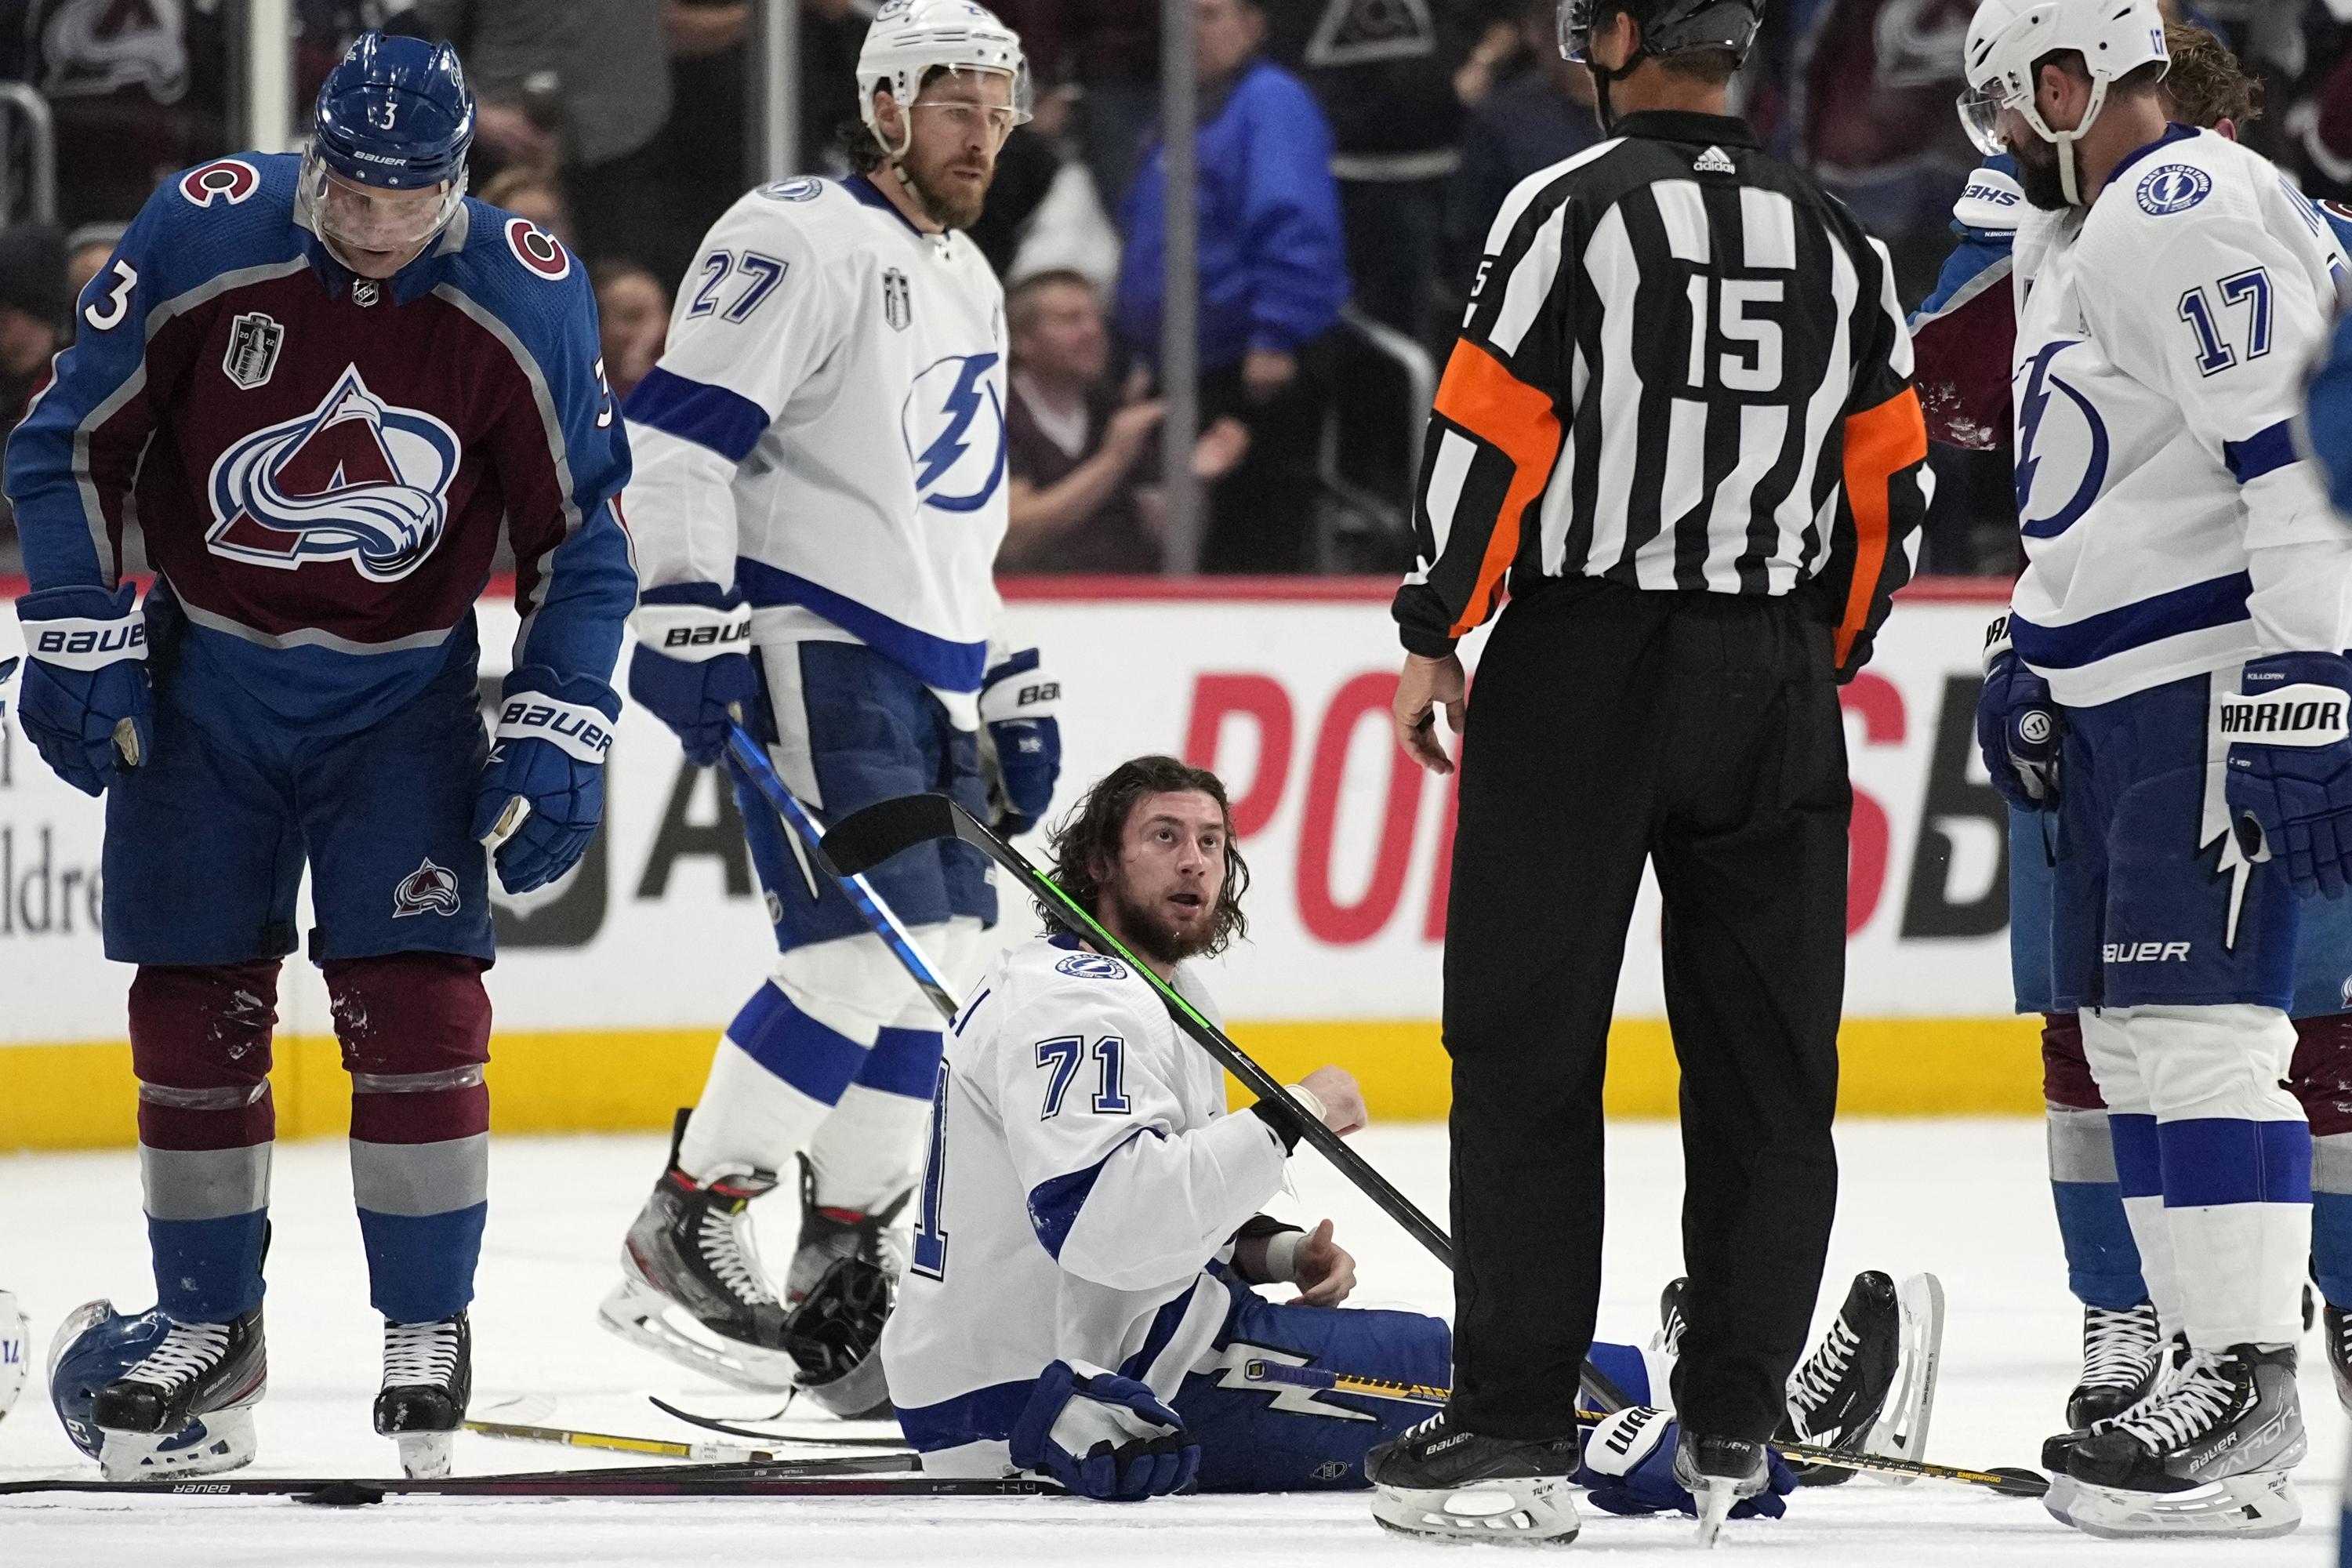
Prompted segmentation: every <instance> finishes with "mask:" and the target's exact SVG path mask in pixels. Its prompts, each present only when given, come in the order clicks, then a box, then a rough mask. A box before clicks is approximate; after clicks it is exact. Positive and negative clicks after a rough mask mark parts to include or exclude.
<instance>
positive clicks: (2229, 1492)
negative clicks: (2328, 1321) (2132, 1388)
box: [2045, 1345, 2305, 1539]
mask: <svg viewBox="0 0 2352 1568" xmlns="http://www.w3.org/2000/svg"><path fill="white" fill-rule="evenodd" d="M2294 1364H2295V1355H2294V1348H2293V1347H2292V1346H2287V1347H2283V1348H2281V1349H2278V1350H2273V1351H2263V1350H2258V1349H2256V1348H2255V1347H2254V1346H2252V1345H2232V1346H2231V1348H2230V1349H2228V1350H2227V1351H2221V1352H2212V1351H2193V1352H2189V1354H2188V1355H2187V1356H2186V1357H2185V1358H2183V1359H2182V1360H2181V1361H2180V1362H2179V1364H2178V1365H2177V1366H2176V1368H2175V1369H2174V1371H2173V1373H2172V1375H2171V1376H2170V1377H2169V1378H2168V1379H2167V1380H2166V1382H2165V1384H2164V1385H2163V1387H2162V1389H2161V1390H2160V1391H2159V1392H2158V1394H2156V1395H2155V1396H2154V1397H2152V1398H2150V1399H2148V1400H2147V1401H2145V1402H2143V1403H2142V1404H2140V1405H2137V1406H2136V1407H2135V1408H2133V1409H2131V1410H2128V1411H2126V1412H2125V1413H2124V1414H2123V1415H2120V1416H2117V1417H2116V1419H2115V1420H2114V1421H2113V1422H2111V1423H2109V1424H2108V1425H2107V1426H2106V1427H2105V1430H2103V1431H2098V1432H2093V1433H2089V1434H2086V1435H2084V1436H2082V1437H2080V1438H2078V1439H2077V1440H2076V1441H2075V1442H2074V1444H2073V1446H2072V1447H2071V1448H2070V1449H2069V1450H2068V1452H2067V1454H2066V1471H2067V1476H2068V1478H2069V1479H2071V1480H2072V1481H2073V1482H2074V1485H2073V1486H2072V1487H2071V1488H2067V1489H2063V1490H2062V1489H2060V1488H2058V1487H2055V1486H2053V1488H2052V1489H2051V1492H2050V1495H2049V1497H2048V1498H2047V1499H2045V1502H2046V1503H2047V1505H2048V1506H2049V1508H2050V1511H2051V1512H2052V1513H2053V1514H2055V1515H2057V1517H2058V1518H2060V1519H2061V1520H2063V1521H2065V1522H2066V1523H2068V1524H2071V1525H2073V1526H2074V1527H2075V1528H2076V1529H2078V1530H2082V1531H2088V1532H2089V1533H2091V1534H2093V1535H2101V1536H2107V1537H2110V1538H2116V1539H2124V1538H2130V1537H2136V1536H2166V1535H2172V1536H2203V1535H2232V1536H2246V1537H2249V1538H2261V1537H2264V1536H2272V1535H2284V1534H2285V1533H2286V1532H2287V1531H2291V1530H2293V1529H2294V1527H2295V1526H2296V1525H2297V1524H2298V1523H2300V1522H2301V1521H2302V1518H2303V1510H2302V1505H2301V1504H2300V1503H2299V1502H2297V1500H2295V1495H2294V1488H2293V1487H2292V1486H2291V1485H2289V1484H2288V1475H2289V1472H2290V1470H2292V1468H2294V1465H2295V1463H2296V1462H2297V1461H2299V1460H2300V1459H2301V1458H2303V1455H2304V1448H2305V1441H2304V1431H2303V1412H2302V1409H2301V1406H2300V1405H2298V1403H2297V1401H2296V1396H2295V1386H2294Z"/></svg>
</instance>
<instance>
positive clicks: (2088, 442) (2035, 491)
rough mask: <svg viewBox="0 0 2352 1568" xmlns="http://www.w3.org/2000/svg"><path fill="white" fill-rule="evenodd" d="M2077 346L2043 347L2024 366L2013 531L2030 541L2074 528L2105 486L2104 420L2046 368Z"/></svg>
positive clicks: (2062, 341)
mask: <svg viewBox="0 0 2352 1568" xmlns="http://www.w3.org/2000/svg"><path fill="white" fill-rule="evenodd" d="M2077 346H2079V345H2078V344H2077V342H2075V340H2074V339H2072V338H2057V339H2053V341H2052V342H2048V343H2046V344H2044V345H2043V346H2042V352H2041V353H2037V354H2035V355H2034V356H2033V363H2032V364H2031V365H2029V366H2028V367H2027V368H2026V372H2025V391H2024V392H2023V394H2022V395H2021V396H2020V398H2019V400H2018V405H2017V406H2018V414H2019V417H2018V431H2019V435H2018V441H2017V515H2018V528H2019V529H2020V530H2021V531H2022V532H2024V533H2025V534H2026V535H2027V536H2028V537H2029V538H2032V539H2054V538H2056V537H2057V536H2058V535H2059V534H2062V533H2063V532H2065V531H2067V530H2068V529H2070V528H2072V527H2074V524H2075V523H2077V522H2079V521H2082V518H2083V514H2084V512H2086V511H2088V510H2091V503H2092V502H2093V501H2095V500H2098V499H2099V495H2100V493H2101V492H2102V491H2104V490H2105V489H2106V488H2107V450H2108V445H2109V443H2108V440H2107V426H2106V421H2105V420H2103V419H2101V418H2100V417H2099V411H2098V409H2097V408H2096V407H2095V406H2094V405H2093V404H2092V402H2091V400H2090V399H2089V398H2088V397H2085V396H2084V395H2083V394H2082V393H2081V392H2080V391H2078V390H2077V389H2076V388H2075V387H2074V386H2073V385H2071V384H2068V383H2066V382H2063V381H2061V380H2059V379H2058V376H2057V374H2056V373H2055V372H2053V370H2052V369H2051V365H2052V363H2053V362H2054V361H2055V360H2056V359H2057V358H2058V356H2059V355H2060V354H2061V353H2064V352H2065V351H2066V350H2068V349H2071V348H2074V347H2077Z"/></svg>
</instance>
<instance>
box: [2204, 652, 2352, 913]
mask: <svg viewBox="0 0 2352 1568" xmlns="http://www.w3.org/2000/svg"><path fill="white" fill-rule="evenodd" d="M2238 690H2239V693H2240V695H2238V696H2236V697H2230V696H2224V697H2223V698H2222V699H2221V734H2222V737H2223V738H2224V739H2226V740H2227V741H2229V742H2230V759H2229V760H2230V768H2229V780H2228V783H2227V784H2226V786H2225V797H2226V798H2227V799H2228V801H2229V803H2230V816H2231V818H2232V820H2234V821H2235V822H2236V823H2237V824H2239V830H2240V831H2239V837H2240V839H2241V841H2244V840H2246V839H2249V838H2258V839H2259V843H2258V844H2250V845H2248V846H2247V853H2248V854H2249V855H2251V856H2252V857H2253V858H2255V859H2258V860H2259V859H2277V860H2282V861H2284V863H2285V865H2286V874H2287V878H2288V879H2289V880H2291V881H2292V882H2293V883H2294V887H2295V890H2296V891H2297V892H2302V893H2310V892H2317V893H2320V894H2322V895H2323V896H2325V897H2326V898H2330V899H2340V898H2342V897H2343V896H2344V890H2345V889H2346V887H2347V885H2352V728H2347V719H2352V662H2347V660H2346V659H2345V658H2344V656H2343V655H2342V654H2338V653H2281V654H2273V655H2272V656H2271V657H2270V658H2258V659H2255V660H2254V661H2253V662H2252V663H2251V664H2249V665H2247V666H2246V668H2245V674H2244V675H2243V676H2242V678H2241V679H2240V680H2239V683H2238Z"/></svg>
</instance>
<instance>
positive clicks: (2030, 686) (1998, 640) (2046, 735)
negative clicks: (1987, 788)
mask: <svg viewBox="0 0 2352 1568" xmlns="http://www.w3.org/2000/svg"><path fill="white" fill-rule="evenodd" d="M2064 733H2065V726H2064V723H2063V720H2062V719H2061V718H2060V716H2059V712H2058V703H2057V700H2056V699H2054V698H2053V697H2052V696H2051V695H2050V683H2049V682H2048V681H2046V680H2044V679H2042V678H2041V677H2040V676H2038V675H2036V674H2034V673H2033V671H2032V670H2030V669H2028V668H2025V661H2024V660H2022V659H2021V658H2018V657H2017V654H2016V652H2015V651H2014V650H2013V649H2011V647H2010V646H2009V617H2008V616H2001V617H2000V619H1998V620H1996V621H1994V622H1993V624H1992V625H1990V626H1987V627H1986V628H1985V649H1984V690H1983V692H1982V693H1981V694H1980V695H1979V697H1978V698H1977V750H1979V752H1983V753H1984V765H1985V772H1986V773H1990V774H1991V775H1992V787H1993V788H1995V789H1997V790H1999V791H2000V793H2001V795H2002V796H2003V797H2004V798H2006V799H2007V800H2008V802H2009V804H2010V805H2013V806H2015V807H2017V809H2018V810H2020V811H2055V810H2057V809H2058V747H2059V741H2060V739H2061V738H2062V737H2063V734H2064Z"/></svg>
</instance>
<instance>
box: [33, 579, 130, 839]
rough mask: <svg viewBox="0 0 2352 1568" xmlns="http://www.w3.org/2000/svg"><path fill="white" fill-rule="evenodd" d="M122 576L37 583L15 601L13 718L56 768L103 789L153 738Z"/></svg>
mask: <svg viewBox="0 0 2352 1568" xmlns="http://www.w3.org/2000/svg"><path fill="white" fill-rule="evenodd" d="M138 597H139V591H138V589H136V588H135V587H133V586H132V585H131V584H128V583H125V584H122V585H121V587H119V588H115V589H112V590H109V589H105V588H99V587H79V588H47V589H44V590H43V591H42V592H40V593H37V594H27V595H25V596H24V597H23V598H21V599H19V600H17V601H16V619H17V620H18V621H20V622H22V623H23V624H24V628H25V652H26V654H27V655H28V656H30V657H29V658H28V659H27V661H26V665H25V679H24V680H23V681H22V682H21V683H20V684H19V686H18V687H17V690H16V722H17V724H18V725H19V726H20V727H22V728H23V730H24V731H25V738H26V740H28V741H30V742H33V749H34V750H35V751H37V752H40V753H41V760H42V761H43V762H45V763H48V764H49V766H50V767H51V768H53V769H55V770H56V771H57V775H58V777H59V778H61V779H63V780H65V781H66V783H68V784H71V785H73V786H74V788H76V789H78V790H79V791H81V792H82V794H84V795H103V794H105V793H106V790H107V787H108V786H109V785H110V784H115V783H116V782H118V781H119V780H120V779H121V776H122V770H124V769H126V768H135V767H137V766H138V765H139V763H141V761H142V759H144V758H145V757H146V756H147V754H148V752H150V751H151V750H152V748H153V746H154V737H155V694H154V691H153V689H152V688H151V687H150V686H149V684H148V680H147V622H146V619H145V617H143V616H141V615H140V613H139V611H138V610H137V609H136V608H135V607H134V606H135V605H136V604H137V602H138Z"/></svg>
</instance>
